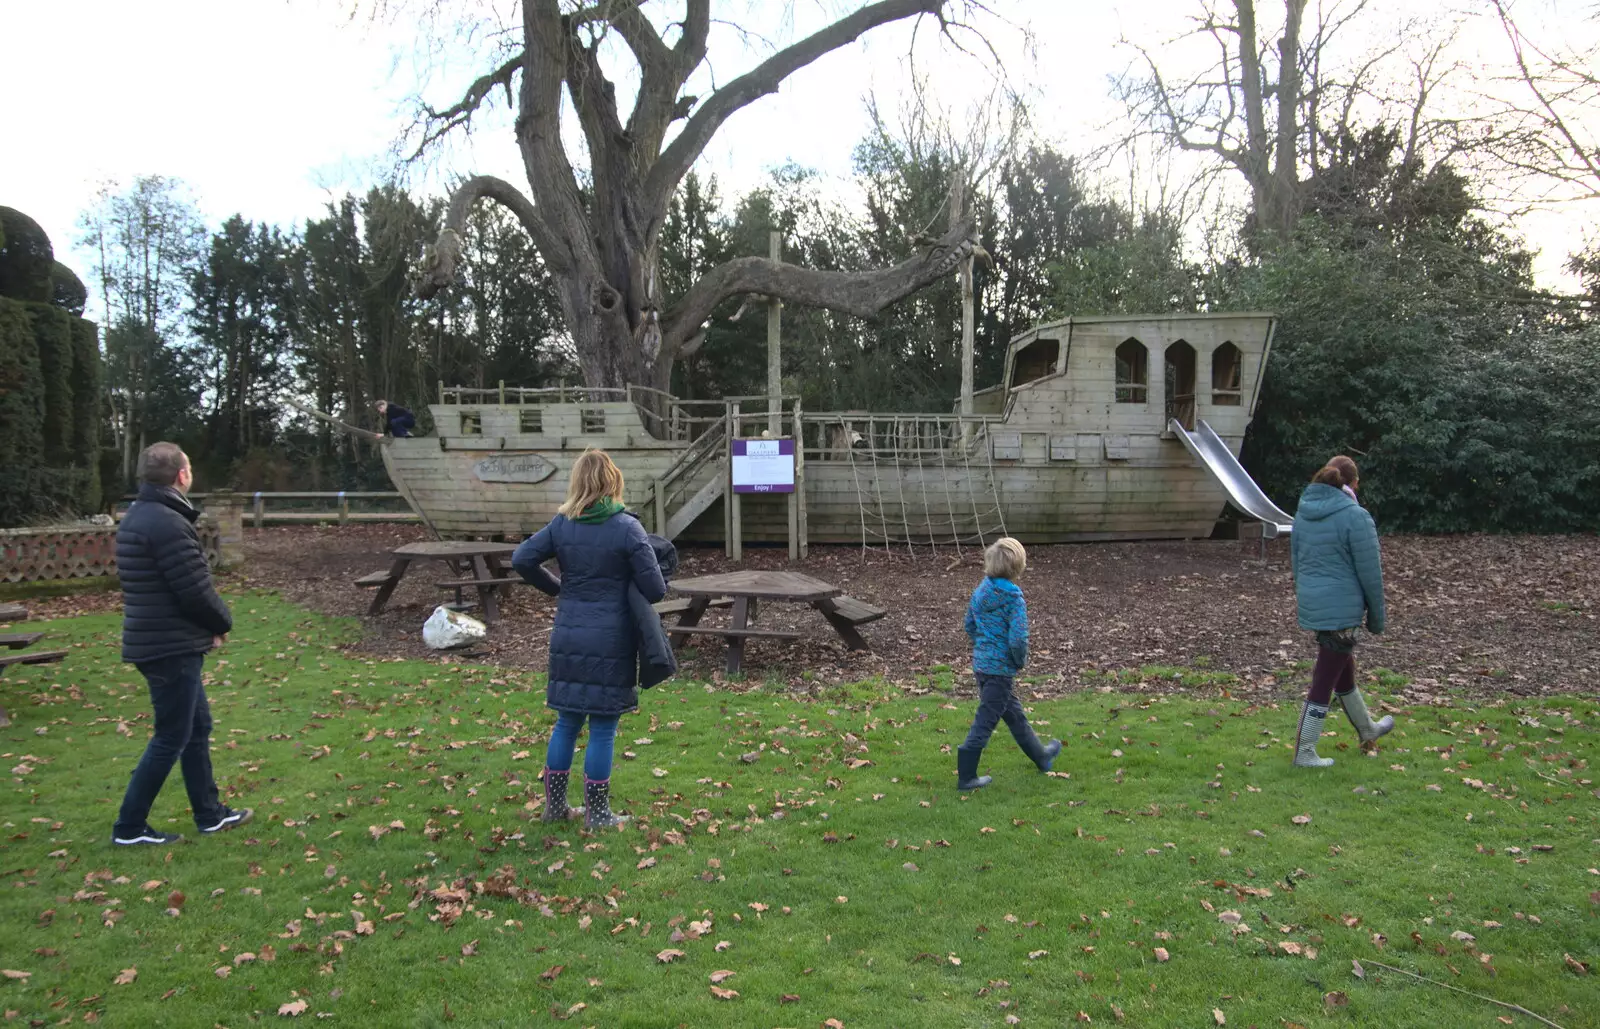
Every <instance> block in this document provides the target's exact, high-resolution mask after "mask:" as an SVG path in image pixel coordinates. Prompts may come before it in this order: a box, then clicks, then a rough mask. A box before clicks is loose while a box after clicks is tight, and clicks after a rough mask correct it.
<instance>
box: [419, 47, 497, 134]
mask: <svg viewBox="0 0 1600 1029" xmlns="http://www.w3.org/2000/svg"><path fill="white" fill-rule="evenodd" d="M522 63H523V55H522V54H520V53H519V54H517V55H516V56H514V57H512V58H511V59H510V60H509V61H507V62H506V63H505V64H502V65H501V66H500V67H498V68H496V69H495V70H494V71H492V72H490V73H489V74H487V75H484V76H482V77H480V78H479V79H478V80H477V81H475V82H474V83H473V84H472V85H470V86H468V87H467V91H466V93H465V94H463V95H462V97H461V99H460V100H458V101H456V102H455V103H454V104H452V105H451V106H449V107H447V108H445V109H444V110H442V111H436V110H434V109H433V108H432V107H429V106H428V105H426V104H424V105H423V107H422V111H423V119H422V141H421V142H420V143H418V144H417V149H416V150H415V151H414V152H413V153H412V154H411V158H412V160H416V159H417V158H418V157H421V156H422V153H423V151H425V150H427V149H428V147H430V146H432V145H433V144H434V143H437V142H438V141H439V140H440V139H443V138H444V137H445V136H446V135H448V134H449V133H451V132H453V131H455V130H456V129H458V128H467V127H469V126H470V125H471V124H472V116H473V115H474V114H476V113H477V112H478V108H479V107H481V106H483V102H484V101H485V100H486V99H488V97H489V93H490V91H491V90H493V89H494V87H496V86H502V87H504V88H505V91H506V100H507V102H508V103H509V102H510V99H511V80H512V78H513V77H514V76H515V75H516V74H517V70H518V69H519V68H521V67H522Z"/></svg>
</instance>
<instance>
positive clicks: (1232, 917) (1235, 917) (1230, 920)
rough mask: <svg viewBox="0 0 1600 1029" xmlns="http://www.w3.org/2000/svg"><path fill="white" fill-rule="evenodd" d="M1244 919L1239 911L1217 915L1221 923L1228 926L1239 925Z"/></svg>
mask: <svg viewBox="0 0 1600 1029" xmlns="http://www.w3.org/2000/svg"><path fill="white" fill-rule="evenodd" d="M1243 918H1244V916H1243V915H1241V914H1239V912H1237V911H1224V912H1222V913H1220V914H1218V915H1217V920H1218V921H1219V922H1224V923H1226V924H1228V925H1238V924H1239V923H1240V921H1242V920H1243Z"/></svg>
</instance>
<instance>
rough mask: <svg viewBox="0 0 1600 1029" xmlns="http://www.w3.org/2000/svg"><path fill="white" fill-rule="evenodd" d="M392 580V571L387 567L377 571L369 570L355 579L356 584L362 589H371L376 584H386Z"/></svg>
mask: <svg viewBox="0 0 1600 1029" xmlns="http://www.w3.org/2000/svg"><path fill="white" fill-rule="evenodd" d="M393 581H394V573H393V572H391V571H389V570H388V569H387V568H385V569H383V570H382V571H379V572H370V573H368V574H366V575H363V576H362V577H361V578H359V579H357V580H356V585H357V586H359V587H361V588H362V589H372V588H373V587H376V586H387V585H389V584H390V583H391V582H393Z"/></svg>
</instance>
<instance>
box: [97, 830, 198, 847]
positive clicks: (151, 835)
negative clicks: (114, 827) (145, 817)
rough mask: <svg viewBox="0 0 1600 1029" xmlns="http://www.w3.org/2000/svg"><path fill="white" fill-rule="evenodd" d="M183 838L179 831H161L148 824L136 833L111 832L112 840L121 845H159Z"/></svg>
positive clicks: (175, 841)
mask: <svg viewBox="0 0 1600 1029" xmlns="http://www.w3.org/2000/svg"><path fill="white" fill-rule="evenodd" d="M181 839H183V837H182V836H181V835H179V834H178V833H175V832H160V831H158V830H155V829H152V828H150V827H149V826H148V825H147V826H145V827H144V828H143V829H140V830H139V831H138V832H135V833H128V834H126V835H124V834H123V833H118V832H114V833H112V834H111V842H112V843H114V844H116V845H117V846H119V847H138V846H159V845H161V844H163V843H177V842H178V841H179V840H181Z"/></svg>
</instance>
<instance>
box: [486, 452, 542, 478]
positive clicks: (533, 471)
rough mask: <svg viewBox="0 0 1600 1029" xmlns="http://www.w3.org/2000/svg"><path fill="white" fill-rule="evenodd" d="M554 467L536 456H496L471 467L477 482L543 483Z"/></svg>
mask: <svg viewBox="0 0 1600 1029" xmlns="http://www.w3.org/2000/svg"><path fill="white" fill-rule="evenodd" d="M555 473H556V466H555V465H553V464H551V463H550V462H549V461H546V460H545V459H544V458H542V457H540V456H539V455H538V454H496V455H494V456H493V457H485V458H483V459H482V460H480V461H478V462H477V463H476V464H474V465H473V466H472V474H474V475H476V476H477V477H478V481H479V482H543V481H544V480H546V479H548V478H550V476H552V475H554V474H555Z"/></svg>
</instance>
